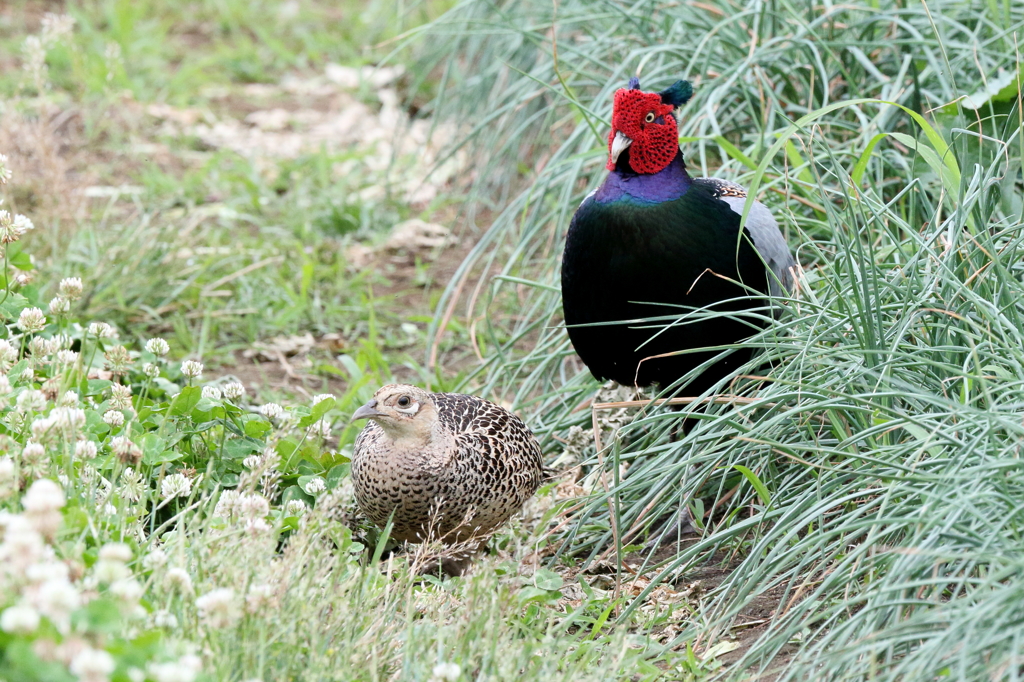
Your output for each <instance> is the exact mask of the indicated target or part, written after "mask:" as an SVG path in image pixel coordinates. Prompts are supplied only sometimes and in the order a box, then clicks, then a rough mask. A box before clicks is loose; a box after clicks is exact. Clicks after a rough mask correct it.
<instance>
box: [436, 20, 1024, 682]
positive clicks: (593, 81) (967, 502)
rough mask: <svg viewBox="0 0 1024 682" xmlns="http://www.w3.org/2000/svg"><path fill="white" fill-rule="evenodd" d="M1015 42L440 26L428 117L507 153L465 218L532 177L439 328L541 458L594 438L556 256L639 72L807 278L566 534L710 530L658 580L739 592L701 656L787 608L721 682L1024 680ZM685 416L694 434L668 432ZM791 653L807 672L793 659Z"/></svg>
mask: <svg viewBox="0 0 1024 682" xmlns="http://www.w3.org/2000/svg"><path fill="white" fill-rule="evenodd" d="M1022 22H1024V13H1022V12H1021V10H1020V8H1018V7H1015V6H1011V5H996V4H990V5H987V6H985V7H978V6H974V7H967V6H964V5H962V4H959V3H954V2H939V3H930V4H929V5H927V6H914V7H904V6H903V5H902V4H900V3H882V4H881V5H880V6H878V5H877V4H876V5H871V6H868V5H858V4H856V3H855V4H853V5H849V4H847V5H844V6H842V7H827V8H813V9H807V10H797V9H796V8H791V7H788V6H786V7H782V6H774V5H763V4H751V3H743V2H729V3H725V4H722V5H719V6H715V7H711V6H703V5H702V6H699V7H695V6H690V5H687V6H666V5H661V4H657V3H653V2H639V3H633V4H632V5H629V6H628V7H627V6H623V5H621V4H618V3H614V2H598V3H584V2H567V3H558V5H557V6H552V5H550V4H548V5H545V4H544V3H532V2H526V3H514V4H511V3H510V4H505V5H500V6H499V7H498V11H495V8H494V6H493V5H492V4H486V3H477V2H467V3H463V4H462V5H460V7H459V10H458V12H452V14H451V15H450V16H449V17H446V18H445V19H444V20H443V21H440V22H438V23H437V24H435V25H434V26H433V27H431V31H432V34H431V35H435V36H436V35H438V34H440V35H444V36H445V37H446V42H445V44H444V45H442V46H440V47H439V48H438V49H437V50H435V51H434V52H432V53H430V54H432V55H434V56H435V57H436V58H437V60H438V63H441V60H442V59H446V60H447V63H448V69H447V71H446V75H447V81H446V85H447V90H445V91H444V93H443V94H442V99H441V100H439V102H438V105H437V106H438V107H439V108H441V109H444V110H447V111H450V112H453V113H454V114H463V115H465V114H467V113H469V112H472V120H475V121H478V122H479V125H478V127H477V130H476V137H475V138H474V139H473V141H472V142H474V143H477V144H480V145H481V146H482V147H483V148H485V149H487V150H488V154H489V157H490V158H491V159H492V160H493V163H492V165H490V166H488V167H487V168H488V169H487V170H484V171H481V172H480V173H478V176H477V177H478V178H480V180H479V182H478V185H477V189H478V191H479V192H480V193H481V196H487V197H493V196H494V195H493V193H491V192H492V190H493V189H494V185H493V184H491V183H494V184H500V183H505V182H508V181H509V179H510V178H511V179H513V180H514V179H515V178H516V177H517V176H518V177H521V178H522V179H523V180H525V181H526V182H525V184H526V189H525V190H524V191H523V192H522V193H519V194H516V195H514V196H511V197H510V198H509V199H508V201H507V202H506V203H504V204H503V205H504V208H503V210H502V211H501V212H500V214H498V216H497V217H496V218H495V220H494V221H493V223H492V224H491V225H490V227H489V228H488V229H486V230H485V231H484V233H483V234H482V237H481V240H480V242H479V244H478V247H477V249H476V250H475V251H474V252H473V253H472V254H471V255H470V256H469V257H468V258H467V259H466V261H465V262H464V263H463V266H462V269H461V270H460V272H459V274H458V276H457V277H456V279H455V281H454V282H453V283H452V285H451V286H450V287H449V289H448V292H447V294H446V296H445V298H444V300H443V301H442V302H441V305H440V307H439V309H438V310H439V312H438V315H437V325H438V327H440V325H441V324H442V323H443V322H444V321H446V320H448V319H449V318H450V316H451V315H452V314H453V313H454V311H456V310H458V311H460V314H461V311H462V310H466V316H467V317H469V318H471V319H475V320H476V325H475V334H476V338H475V342H476V343H477V345H478V347H479V348H481V349H482V354H483V356H484V359H485V361H484V363H482V365H481V367H480V369H479V371H478V372H477V374H476V376H475V377H473V378H472V380H474V381H478V382H480V383H481V384H483V386H484V387H485V388H484V390H485V392H487V393H490V394H493V395H496V396H500V397H502V398H504V399H506V400H508V401H509V402H513V403H515V404H516V405H518V406H519V407H520V408H521V409H522V410H524V411H526V412H528V413H529V414H530V415H531V416H530V420H529V421H530V423H531V425H533V426H534V427H535V428H536V429H537V430H538V431H539V432H540V433H541V434H543V435H546V436H547V441H546V443H547V447H548V448H549V449H558V448H559V447H560V446H559V445H557V444H556V441H555V438H556V437H558V438H564V436H565V434H566V433H567V432H568V430H569V428H570V427H571V426H574V425H586V426H589V423H590V419H591V415H590V413H589V410H578V409H577V408H578V407H579V406H580V405H584V404H585V401H586V400H587V399H588V398H589V397H590V396H592V395H593V392H594V390H595V389H596V385H595V383H594V381H593V380H592V379H591V378H590V377H589V375H588V374H587V373H586V372H585V370H583V369H582V368H581V367H580V365H579V363H578V362H577V361H575V359H574V358H573V355H572V352H571V348H570V346H569V344H568V340H567V337H566V335H565V332H564V330H562V329H561V328H560V326H559V325H560V320H561V317H560V310H559V304H560V300H559V296H558V259H559V255H560V246H561V239H560V238H561V235H563V234H564V231H565V229H566V228H567V226H568V221H569V217H570V216H571V214H572V211H573V210H574V209H575V207H576V206H577V205H578V203H579V201H580V199H582V197H583V195H584V194H585V193H586V192H587V191H589V189H590V188H592V187H593V186H594V184H595V183H596V182H597V181H598V178H599V177H600V176H601V175H603V169H602V166H603V160H604V155H605V151H604V145H605V143H606V141H605V140H604V139H603V137H602V133H603V132H604V131H605V130H606V129H607V118H608V114H609V107H610V102H611V93H612V91H613V90H614V89H615V88H618V87H621V86H623V84H624V83H625V82H626V79H627V78H628V76H629V75H632V73H633V72H634V71H635V70H637V69H638V68H640V67H642V82H643V83H645V84H647V85H649V86H650V87H651V88H652V89H653V88H655V87H656V86H658V85H660V84H668V83H671V82H672V81H674V80H676V79H677V78H680V77H684V78H689V79H690V80H692V81H694V82H695V83H696V85H697V87H696V95H695V97H694V99H693V100H692V101H691V102H690V103H689V104H688V105H687V106H686V107H685V108H684V109H683V111H682V112H681V114H680V120H681V122H680V132H681V135H682V139H681V143H682V146H683V151H684V155H685V157H686V159H687V163H688V165H689V166H690V168H691V171H692V172H694V173H699V174H702V175H712V174H713V175H717V176H719V177H726V178H729V179H731V180H735V181H738V182H741V183H744V184H746V185H747V186H749V187H751V189H753V190H756V193H757V195H758V198H759V199H762V200H763V201H765V202H766V203H767V204H768V205H769V206H770V207H771V208H772V209H773V211H774V213H775V215H776V216H777V217H778V219H779V222H780V224H781V226H782V227H783V230H784V232H785V234H786V235H787V238H788V240H789V242H790V244H791V245H792V246H793V248H794V251H795V252H796V253H797V255H798V257H799V259H800V261H801V262H802V263H803V264H804V268H805V274H804V277H803V280H802V283H801V290H800V292H799V293H798V294H795V295H794V297H793V299H792V300H791V301H790V302H789V303H788V308H789V313H788V314H787V315H786V316H784V318H783V319H782V321H780V323H779V324H777V325H775V326H774V327H773V328H772V329H770V330H768V331H766V332H765V333H763V334H760V335H758V336H757V337H755V338H753V339H751V340H750V341H749V345H753V346H755V347H757V348H760V349H763V351H764V354H763V355H762V357H761V358H760V361H763V360H765V359H770V360H771V361H772V364H773V366H774V367H773V369H772V371H771V373H770V376H769V378H768V379H767V380H765V381H759V382H752V381H749V380H744V379H742V378H741V379H739V380H737V381H734V382H726V383H723V384H722V385H721V386H719V388H718V391H717V393H724V394H729V395H737V396H740V397H742V398H745V400H743V401H737V402H734V403H733V404H725V405H722V404H717V405H711V406H709V407H707V408H706V409H704V410H703V411H696V410H689V409H688V410H684V411H683V412H681V413H679V412H669V411H666V410H664V409H659V408H656V407H655V406H654V405H653V404H652V405H651V406H649V407H647V408H646V409H644V410H641V411H638V412H637V415H636V418H635V419H634V421H633V422H632V424H630V425H629V426H627V427H624V428H623V429H621V430H620V431H619V435H618V437H617V438H615V439H614V440H613V441H612V442H611V443H606V445H607V447H606V450H605V451H604V452H603V453H602V456H601V457H600V458H599V457H597V456H594V455H592V456H591V459H590V460H589V461H588V462H586V465H587V466H588V467H597V466H599V464H600V463H601V462H603V463H604V465H605V466H606V468H607V470H608V473H607V479H606V480H607V481H608V484H609V487H608V492H604V491H601V492H597V493H595V494H594V495H593V496H592V497H591V498H590V499H589V500H587V502H586V504H585V505H584V507H583V509H582V511H581V512H580V513H579V515H578V519H577V521H576V523H575V524H574V525H573V526H572V527H571V528H570V529H568V530H567V531H566V533H565V536H564V544H563V548H562V553H563V554H572V555H578V556H580V557H582V558H583V559H584V560H585V561H593V560H595V559H596V558H598V557H599V556H600V555H602V554H603V553H605V552H606V551H607V548H608V547H609V546H611V547H612V549H613V551H614V550H620V551H621V549H622V544H623V543H624V542H629V543H641V542H643V541H644V540H645V539H656V538H653V537H650V536H648V535H647V532H648V530H649V529H651V528H652V524H653V523H654V522H655V521H656V520H658V519H664V518H666V517H669V516H671V515H673V514H676V513H678V510H680V509H685V510H688V512H689V515H690V517H692V518H693V519H694V524H695V525H696V526H697V527H698V533H697V536H696V537H695V538H694V539H693V540H687V541H685V542H684V543H682V544H681V545H680V546H678V547H677V551H676V554H675V557H674V558H672V559H670V560H668V561H665V562H664V563H662V564H660V565H661V566H662V568H663V573H662V577H663V578H664V579H666V580H669V579H675V578H676V577H679V576H685V575H686V574H687V572H688V571H689V570H691V569H693V568H694V567H696V566H698V565H701V564H705V563H708V562H712V563H716V564H719V565H722V566H723V567H725V568H727V569H728V570H729V573H728V577H727V578H726V579H725V580H724V582H723V583H722V584H721V585H720V586H719V587H718V588H717V589H715V590H714V592H713V594H712V595H711V597H710V598H709V599H708V601H707V602H706V603H705V605H704V608H703V609H702V612H701V614H700V619H699V620H701V622H702V625H701V626H700V627H698V628H696V629H695V630H691V631H690V632H688V633H687V636H696V637H697V641H698V642H700V643H706V642H708V641H714V640H715V639H716V638H718V637H720V636H722V635H724V634H726V633H728V632H730V628H731V626H732V625H733V624H735V623H736V622H737V617H738V616H739V615H740V614H742V613H744V610H745V609H746V608H747V607H748V606H749V605H750V604H752V603H753V602H754V601H755V599H757V598H758V597H761V598H762V599H764V598H771V599H774V600H776V601H777V605H776V606H775V608H774V609H773V615H772V616H771V618H770V624H769V626H768V627H767V629H766V630H765V631H764V633H763V634H762V635H760V636H759V637H757V638H756V639H755V640H754V641H752V642H749V646H747V647H745V649H744V651H743V656H742V658H741V660H740V661H739V663H737V665H736V666H735V667H734V668H733V669H732V674H733V675H734V676H738V677H741V676H743V675H745V674H747V673H748V672H749V671H750V670H755V671H759V672H762V673H764V672H766V671H768V670H771V671H772V674H778V675H780V676H781V678H782V679H800V678H806V677H808V676H810V677H812V678H814V679H865V678H871V679H893V680H895V679H922V678H931V677H935V676H944V675H949V676H955V677H958V678H959V679H976V678H977V677H979V676H981V675H982V674H993V675H995V678H998V679H1011V678H1013V676H1015V675H1016V666H1017V663H1015V661H1017V660H1019V657H1020V656H1021V648H1020V647H1021V645H1020V642H1019V641H1018V638H1017V637H1016V635H1015V634H1013V629H1012V628H1010V627H1008V625H1007V624H1008V623H1010V622H1012V621H1013V620H1014V618H1015V616H1014V615H1013V614H1014V613H1015V609H1014V607H1013V606H1012V601H1011V600H1012V599H1013V597H1012V595H1014V594H1016V592H1017V591H1018V590H1019V589H1020V586H1021V585H1022V584H1024V575H1022V574H1021V572H1020V564H1019V562H1018V561H1017V559H1016V558H1015V557H1016V554H1017V549H1018V546H1019V541H1018V539H1017V538H1018V536H1019V534H1020V532H1021V530H1022V528H1024V516H1022V515H1021V513H1020V510H1019V505H1017V503H1016V502H1015V500H1018V499H1019V498H1020V492H1021V491H1020V490H1018V478H1019V476H1018V475H1017V474H1018V470H1019V468H1020V467H1019V457H1018V454H1019V453H1018V449H1019V447H1020V443H1021V442H1022V436H1024V428H1022V426H1021V420H1020V406H1021V404H1024V393H1022V387H1024V383H1022V382H1021V380H1020V378H1019V377H1020V376H1021V375H1022V373H1021V370H1022V368H1024V354H1022V348H1024V344H1022V343H1021V341H1022V337H1024V308H1022V306H1021V301H1022V300H1024V298H1022V297H1024V283H1022V274H1024V273H1022V271H1021V268H1020V263H1021V256H1022V255H1024V254H1022V251H1021V248H1022V241H1021V240H1022V237H1021V219H1022V215H1021V200H1020V195H1021V186H1020V170H1021V164H1022V159H1024V153H1022V149H1024V148H1022V146H1021V139H1020V120H1021V115H1020V111H1021V108H1020V93H1019V90H1018V84H1019V78H1018V77H1017V74H1018V73H1019V72H1020V63H1019V60H1017V59H1016V57H1015V55H1016V47H1015V42H1014V35H1015V34H1014V31H1019V29H1020V27H1021V26H1022ZM439 42H440V41H437V40H436V38H435V42H434V43H432V44H433V45H437V44H438V43H439ZM556 55H557V58H556ZM965 95H968V96H969V99H966V100H962V99H959V98H960V97H962V96H965ZM480 112H486V115H485V116H481V115H480ZM473 277H481V280H480V282H481V283H480V284H479V285H476V286H466V283H467V282H470V281H471V280H472V278H473ZM462 305H467V306H468V308H462V307H460V306H462ZM727 351H728V349H724V350H723V352H727ZM442 357H443V356H442ZM757 369H758V365H756V364H752V365H751V366H750V367H748V368H747V370H746V373H752V372H755V371H757ZM741 374H742V373H741ZM671 393H672V392H671V391H667V392H666V393H665V396H664V397H667V396H668V395H671ZM682 418H697V419H699V420H700V423H699V425H698V426H697V427H696V428H694V429H693V430H692V432H691V433H690V434H689V435H688V436H687V437H686V438H681V439H680V438H677V437H675V436H674V434H675V433H677V429H676V426H677V425H678V422H679V420H680V419H682ZM622 463H628V464H629V465H630V467H629V470H628V473H626V475H625V476H620V475H619V474H620V472H621V471H622V470H621V469H620V466H619V465H620V464H622ZM599 490H600V489H599ZM654 557H655V555H654V554H653V553H651V554H650V555H649V556H648V558H647V562H648V563H647V565H657V561H656V560H655V558H654ZM650 589H653V586H651V587H649V588H648V591H649V590H650ZM982 605H984V607H985V608H987V609H989V610H988V611H985V614H986V615H985V617H983V618H979V617H978V616H979V614H980V613H982V611H981V607H982ZM631 612H632V608H630V609H627V610H626V611H625V612H624V615H626V616H628V615H629V614H630V613H631ZM787 643H798V644H799V645H800V646H799V651H798V653H797V654H796V655H795V656H793V657H791V658H788V659H784V662H779V660H777V659H776V655H777V654H778V653H779V652H780V651H781V650H782V649H783V648H784V647H785V646H786V645H787ZM983 671H984V673H983Z"/></svg>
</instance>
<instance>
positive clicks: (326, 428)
mask: <svg viewBox="0 0 1024 682" xmlns="http://www.w3.org/2000/svg"><path fill="white" fill-rule="evenodd" d="M309 432H310V434H312V435H315V436H320V437H321V438H330V437H331V422H330V421H329V420H327V419H319V420H317V422H316V423H315V424H313V425H312V426H310V427H309Z"/></svg>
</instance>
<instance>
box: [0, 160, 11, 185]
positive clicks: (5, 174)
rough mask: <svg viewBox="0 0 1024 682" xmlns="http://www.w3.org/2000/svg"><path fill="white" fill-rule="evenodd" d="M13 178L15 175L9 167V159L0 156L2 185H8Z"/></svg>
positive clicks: (0, 179)
mask: <svg viewBox="0 0 1024 682" xmlns="http://www.w3.org/2000/svg"><path fill="white" fill-rule="evenodd" d="M13 176H14V173H13V172H12V171H11V169H9V168H8V167H7V157H6V156H5V155H3V154H0V185H6V184H7V181H8V180H10V179H11V178H12V177H13Z"/></svg>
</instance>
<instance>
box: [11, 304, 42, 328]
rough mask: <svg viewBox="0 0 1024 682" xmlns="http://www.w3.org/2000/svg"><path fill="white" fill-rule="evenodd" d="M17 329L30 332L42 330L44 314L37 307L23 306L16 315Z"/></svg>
mask: <svg viewBox="0 0 1024 682" xmlns="http://www.w3.org/2000/svg"><path fill="white" fill-rule="evenodd" d="M17 324H18V329H20V330H21V331H23V332H25V333H26V334H31V333H33V332H38V331H42V330H43V328H45V327H46V316H45V315H43V311H42V310H40V309H39V308H25V309H24V310H22V311H21V314H20V315H19V316H18V323H17Z"/></svg>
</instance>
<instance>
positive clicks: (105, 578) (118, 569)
mask: <svg viewBox="0 0 1024 682" xmlns="http://www.w3.org/2000/svg"><path fill="white" fill-rule="evenodd" d="M92 571H93V576H95V578H96V580H98V581H100V582H101V583H106V584H108V585H109V584H112V583H115V582H117V581H118V580H123V579H125V578H127V577H129V576H131V574H132V572H131V571H129V570H128V567H127V566H125V565H124V564H123V563H122V562H120V561H104V560H103V559H100V560H99V561H97V562H96V564H95V565H94V566H93V567H92Z"/></svg>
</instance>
